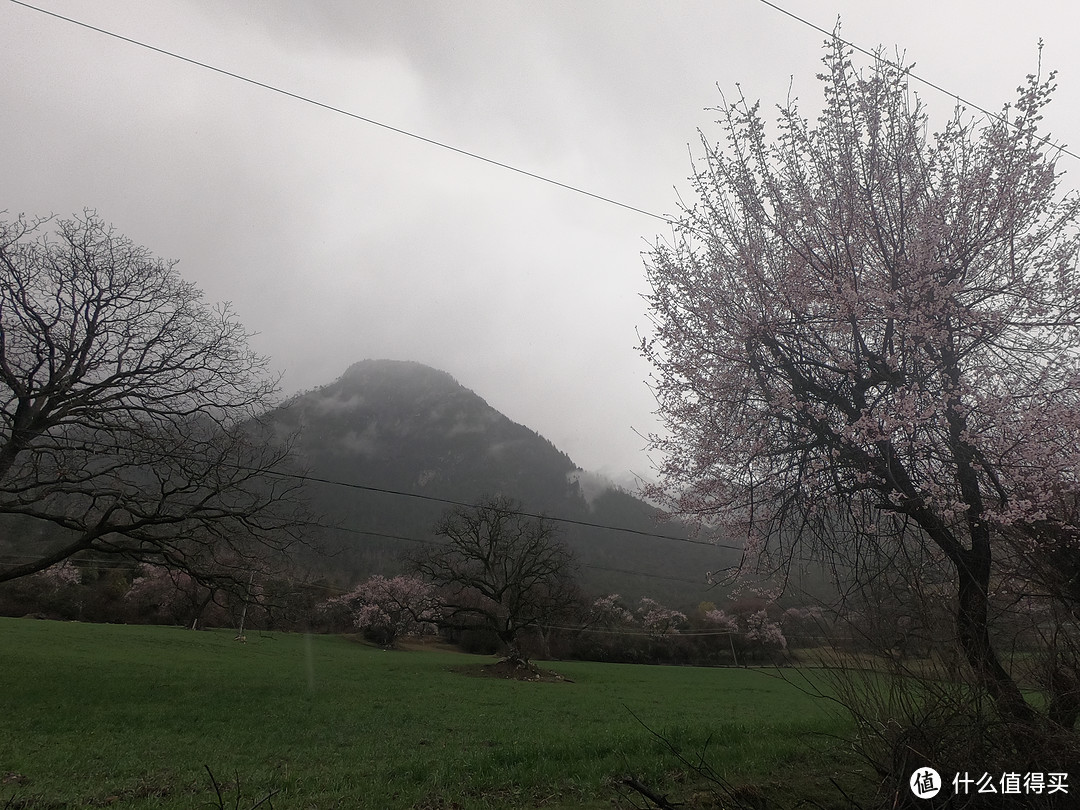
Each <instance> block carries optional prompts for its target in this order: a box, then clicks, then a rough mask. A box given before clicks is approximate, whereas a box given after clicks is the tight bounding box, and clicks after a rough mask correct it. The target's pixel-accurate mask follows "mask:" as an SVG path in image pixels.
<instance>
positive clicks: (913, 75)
mask: <svg viewBox="0 0 1080 810" xmlns="http://www.w3.org/2000/svg"><path fill="white" fill-rule="evenodd" d="M758 2H760V3H762V4H764V5H766V6H768V7H769V8H771V9H774V10H775V11H779V12H780V13H781V14H784V15H786V16H788V17H790V18H791V19H793V20H796V21H797V22H800V23H802V24H803V25H805V26H808V27H809V28H813V29H814V30H815V31H817V32H819V33H822V34H824V35H825V36H827V37H830V38H833V37H835V38H836V40H837V41H838V42H841V43H843V44H844V45H846V46H847V47H849V48H851V49H852V50H855V51H858V52H859V53H861V54H863V55H864V56H869V57H870V58H871V59H874V60H878V61H881V62H884V63H885V64H886V65H889V66H890V67H894V68H896V69H897V70H900V71H903V72H904V73H905V74H906V75H908V76H910V77H911V78H913V79H914V80H915V81H917V82H921V83H922V84H925V85H926V86H927V87H930V88H932V89H934V90H937V91H938V92H939V93H944V94H945V95H946V96H949V97H951V98H955V99H956V100H957V101H960V102H963V103H964V104H966V105H967V106H969V107H971V108H972V109H975V110H978V111H979V112H981V113H982V114H983V115H986V116H989V117H990V118H993V119H994V120H995V121H1000V122H1001V123H1003V124H1005V125H1006V126H1008V127H1014V128H1015V127H1016V124H1014V123H1013V122H1011V121H1009V119H1007V118H1005V117H1004V116H1003V115H1001V113H995V112H991V111H990V110H988V109H986V108H985V107H982V106H980V105H978V104H976V103H975V102H973V101H968V100H967V99H966V98H964V97H963V96H961V95H959V94H957V93H950V92H949V91H948V90H946V89H945V88H944V87H942V86H941V85H939V84H935V83H934V82H932V81H930V80H929V79H924V78H923V77H922V76H919V75H918V74H916V73H913V72H912V71H910V70H908V69H907V68H905V67H904V66H903V65H901V64H899V63H897V62H893V61H891V60H889V59H886V58H885V57H884V56H882V55H881V54H880V53H874V52H873V51H868V50H867V49H866V48H863V47H861V46H859V45H856V44H855V43H854V42H852V41H851V40H847V39H844V38H843V37H841V36H840V35H839V34H838V33H837V32H836V31H835V30H834V31H828V30H826V29H824V28H822V27H821V26H820V25H814V23H812V22H810V21H809V20H807V19H806V18H804V17H800V16H799V15H798V14H796V13H794V12H792V11H788V10H787V9H786V8H783V7H781V6H778V5H777V4H776V3H773V2H771V0H758ZM1036 140H1038V141H1040V142H1041V143H1044V144H1046V145H1047V146H1052V147H1054V148H1055V149H1057V150H1058V151H1059V152H1061V153H1062V154H1065V155H1068V156H1069V157H1072V158H1077V159H1080V155H1078V154H1076V153H1075V152H1070V151H1069V150H1068V149H1066V148H1065V147H1064V146H1059V145H1057V144H1053V143H1051V142H1050V138H1049V136H1047V137H1042V138H1036Z"/></svg>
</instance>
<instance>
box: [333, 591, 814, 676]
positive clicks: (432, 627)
mask: <svg viewBox="0 0 1080 810" xmlns="http://www.w3.org/2000/svg"><path fill="white" fill-rule="evenodd" d="M446 596H447V594H446V593H445V591H440V589H438V588H436V587H435V586H433V585H432V584H430V583H428V582H426V581H425V580H423V579H422V578H420V577H418V576H414V575H400V576H396V577H385V576H382V575H375V576H372V577H370V578H369V579H367V580H365V581H364V582H362V583H360V584H359V585H358V586H356V587H355V588H354V589H352V590H351V591H349V592H348V593H345V594H343V595H341V596H336V597H333V598H331V599H329V600H327V601H326V602H324V603H323V604H322V606H321V611H322V615H323V618H324V620H325V622H326V625H327V626H328V627H335V628H339V629H344V628H348V627H354V628H356V629H359V630H360V631H362V632H363V634H364V636H365V637H366V638H367V639H368V640H370V641H372V642H375V643H377V644H381V645H383V646H387V647H391V646H393V645H394V644H396V643H397V642H398V641H400V640H401V639H402V638H403V637H406V636H422V635H430V634H433V633H435V632H437V630H438V629H439V628H440V627H444V628H445V627H453V626H454V624H453V622H450V621H448V617H449V614H450V612H452V607H451V608H450V609H448V606H447V602H446V601H445V600H446ZM823 622H824V617H823V616H822V614H821V612H820V611H819V610H818V609H816V608H790V609H788V610H786V611H784V612H782V613H781V611H780V609H779V608H777V607H776V606H775V604H766V603H763V602H761V601H758V602H753V601H752V602H749V603H745V602H744V603H738V602H736V603H734V604H733V605H732V606H729V609H728V610H727V611H725V610H721V609H717V608H715V607H713V606H711V605H709V604H706V605H703V606H701V607H699V609H698V610H697V611H695V613H694V614H693V617H692V618H691V617H688V616H687V615H686V614H685V613H683V612H681V611H678V610H674V609H672V608H669V607H666V606H664V605H662V604H660V603H659V602H657V601H656V600H655V599H651V598H648V597H644V598H642V599H641V600H640V601H639V602H638V603H637V605H636V606H634V607H631V606H628V605H627V604H626V603H625V602H624V601H623V600H622V598H621V597H620V596H619V594H609V595H607V596H603V597H601V598H598V599H595V600H593V601H591V602H590V601H588V600H583V599H582V600H578V601H577V602H575V603H574V604H572V605H567V607H566V611H565V614H564V617H563V619H562V620H561V623H558V622H556V623H552V624H548V625H543V626H538V627H536V628H533V630H534V632H533V633H530V634H526V637H525V638H523V639H522V640H520V643H521V644H522V646H523V647H524V648H525V649H536V650H543V651H544V652H545V653H547V654H551V655H556V656H558V657H566V658H598V659H602V660H631V661H672V660H677V661H683V662H685V661H701V662H711V663H718V662H733V663H739V662H741V661H750V660H761V659H769V660H774V659H776V658H777V656H782V655H784V654H785V653H786V651H787V649H788V646H789V640H788V636H787V635H785V629H788V630H789V632H791V633H793V634H794V635H795V637H796V638H799V639H801V640H803V642H804V643H805V642H806V641H807V640H809V639H812V638H815V636H813V632H816V631H817V630H818V629H819V628H821V627H822V626H823ZM477 629H483V628H482V627H481V625H479V624H478V625H477Z"/></svg>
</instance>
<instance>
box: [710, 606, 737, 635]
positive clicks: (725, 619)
mask: <svg viewBox="0 0 1080 810" xmlns="http://www.w3.org/2000/svg"><path fill="white" fill-rule="evenodd" d="M705 621H707V622H711V623H712V624H715V625H716V627H717V628H718V629H719V630H721V631H722V632H725V633H737V632H739V620H738V618H736V617H735V616H732V615H730V614H729V613H726V612H725V611H723V610H719V609H716V610H710V611H708V612H707V613H706V614H705Z"/></svg>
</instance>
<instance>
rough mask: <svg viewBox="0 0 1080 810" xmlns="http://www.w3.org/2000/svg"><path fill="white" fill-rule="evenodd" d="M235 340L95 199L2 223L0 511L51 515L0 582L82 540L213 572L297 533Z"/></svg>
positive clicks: (237, 335)
mask: <svg viewBox="0 0 1080 810" xmlns="http://www.w3.org/2000/svg"><path fill="white" fill-rule="evenodd" d="M248 337H249V336H248V333H247V332H246V331H245V330H244V328H243V326H242V325H241V324H240V323H239V321H238V320H237V319H236V317H235V315H234V314H233V312H232V311H231V309H230V308H229V306H228V305H218V306H212V305H209V304H207V303H205V302H204V301H203V297H202V293H201V292H200V291H199V290H198V289H197V288H196V287H195V286H194V285H192V284H191V283H189V282H187V281H185V280H184V279H183V278H181V276H180V275H179V273H178V272H177V270H176V268H175V263H171V262H166V261H163V260H161V259H159V258H157V257H155V256H153V255H152V254H151V253H150V251H149V250H147V249H146V248H144V247H140V246H138V245H136V244H134V243H133V242H132V241H131V240H129V239H127V238H125V237H123V236H120V235H119V234H116V233H115V232H114V231H113V230H112V228H111V227H110V226H108V225H107V224H106V223H104V222H103V221H102V220H101V219H100V218H99V217H98V216H97V215H96V214H95V213H94V212H86V213H84V214H83V215H81V216H76V217H74V218H71V219H64V220H58V221H52V220H34V221H28V220H26V219H24V218H21V217H20V218H17V219H13V220H8V221H3V222H0V514H2V515H9V516H22V517H23V519H24V520H25V519H27V518H29V519H32V520H33V521H37V522H45V523H48V524H52V525H53V526H54V527H56V531H55V532H49V533H45V534H44V535H42V539H41V542H40V543H37V544H36V545H35V547H34V548H33V549H32V551H31V552H30V553H29V554H28V555H26V557H25V558H23V559H20V560H19V561H16V562H13V563H9V562H8V561H7V560H3V559H2V558H0V582H2V581H4V580H9V579H13V578H16V577H20V576H24V575H27V574H31V573H34V572H36V571H40V570H43V569H45V568H47V567H49V566H51V565H53V564H55V563H57V562H60V561H61V560H64V559H67V558H69V557H71V556H72V555H75V554H78V553H80V552H87V551H93V552H96V553H99V554H114V555H122V556H124V557H127V558H129V559H132V560H136V561H141V562H147V563H154V564H161V565H166V566H168V567H171V568H178V569H185V570H187V571H190V572H192V573H194V574H196V575H198V576H200V577H228V576H230V572H233V571H236V570H238V569H240V570H243V571H244V572H245V573H246V572H247V571H249V570H251V566H252V565H253V564H254V563H255V562H256V561H258V562H265V561H266V559H267V557H268V555H269V554H270V553H271V552H274V551H282V550H284V549H286V548H287V547H288V546H289V545H290V544H291V543H293V542H294V541H296V540H297V539H299V538H300V536H301V532H302V529H303V526H304V523H305V520H304V510H303V506H302V502H301V500H300V499H299V497H298V485H297V483H296V480H295V479H290V478H287V477H282V476H281V475H280V473H282V472H286V471H287V466H286V465H287V460H288V455H289V448H288V443H287V442H281V441H278V440H277V437H275V436H272V435H268V434H267V433H266V432H264V431H262V430H261V429H260V427H259V423H258V418H259V416H260V415H261V414H262V412H263V411H264V410H265V409H266V408H267V407H268V406H269V405H270V404H271V403H272V402H273V398H274V396H275V394H276V390H277V381H276V379H274V378H273V377H272V376H270V375H269V374H268V373H267V363H266V360H265V359H264V358H262V357H259V356H258V355H256V354H255V353H254V352H252V351H251V349H250V348H249V347H248ZM243 579H245V580H246V579H247V577H246V576H244V577H243Z"/></svg>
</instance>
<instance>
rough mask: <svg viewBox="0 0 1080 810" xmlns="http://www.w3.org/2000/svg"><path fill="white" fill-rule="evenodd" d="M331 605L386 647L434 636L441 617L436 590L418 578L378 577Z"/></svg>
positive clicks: (336, 598) (333, 601)
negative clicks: (404, 639)
mask: <svg viewBox="0 0 1080 810" xmlns="http://www.w3.org/2000/svg"><path fill="white" fill-rule="evenodd" d="M329 603H330V604H332V605H334V604H336V605H345V606H346V607H348V608H349V610H350V611H351V614H352V618H353V622H354V623H355V624H356V626H357V627H359V628H360V629H361V630H363V631H364V632H365V633H367V634H369V635H370V636H371V637H372V638H374V639H375V640H377V641H378V642H379V643H380V644H382V645H383V646H386V647H392V646H393V645H394V643H395V642H396V641H397V640H398V639H400V638H401V637H402V636H407V635H422V634H424V633H431V632H434V630H435V624H434V623H435V622H436V621H437V620H438V618H439V615H440V610H439V600H438V599H437V598H436V595H435V589H434V588H432V587H431V586H430V585H429V584H428V583H426V582H425V581H424V580H422V579H420V578H419V577H415V576H396V577H392V578H389V579H388V578H387V577H384V576H382V575H378V574H377V575H375V576H373V577H371V578H369V579H367V580H365V581H364V582H362V583H360V585H358V586H357V587H356V588H354V589H353V590H352V591H350V592H349V593H347V594H344V595H343V596H338V597H334V598H333V599H331V600H329Z"/></svg>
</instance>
